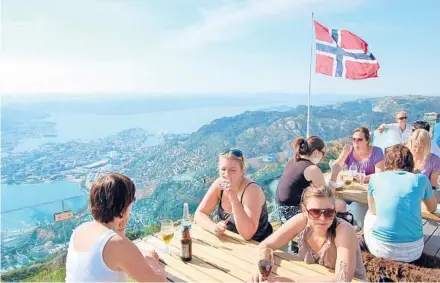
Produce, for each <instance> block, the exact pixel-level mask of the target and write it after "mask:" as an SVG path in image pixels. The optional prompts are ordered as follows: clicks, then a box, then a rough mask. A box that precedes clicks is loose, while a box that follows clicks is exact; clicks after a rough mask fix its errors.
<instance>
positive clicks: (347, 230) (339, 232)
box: [335, 221, 357, 242]
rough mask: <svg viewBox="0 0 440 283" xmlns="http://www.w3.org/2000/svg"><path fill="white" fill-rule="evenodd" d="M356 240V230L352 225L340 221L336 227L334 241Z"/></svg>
mask: <svg viewBox="0 0 440 283" xmlns="http://www.w3.org/2000/svg"><path fill="white" fill-rule="evenodd" d="M347 240H357V236H356V231H355V230H354V227H353V226H352V225H351V224H350V223H348V222H345V221H341V222H340V223H339V224H338V226H337V227H336V238H335V241H336V242H341V241H347Z"/></svg>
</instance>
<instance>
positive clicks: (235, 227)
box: [194, 149, 273, 241]
mask: <svg viewBox="0 0 440 283" xmlns="http://www.w3.org/2000/svg"><path fill="white" fill-rule="evenodd" d="M218 170H219V173H220V178H217V179H216V180H215V181H214V183H213V184H212V185H211V187H210V188H209V190H208V192H207V193H206V195H205V197H204V198H203V200H202V202H201V203H200V205H199V207H198V208H197V210H196V213H195V218H194V220H195V222H196V223H197V224H199V225H200V226H202V227H203V228H204V229H206V230H208V231H210V232H212V233H214V234H216V235H220V234H223V233H224V232H225V230H229V231H232V232H235V233H238V234H240V235H241V236H242V237H243V238H244V239H245V240H250V239H252V240H255V241H262V240H264V239H266V237H268V236H269V235H270V234H272V231H273V230H272V226H271V225H270V223H269V214H268V211H267V205H266V199H265V196H264V192H263V189H262V188H261V187H260V186H259V185H258V184H256V183H255V182H253V181H252V180H251V179H249V178H248V177H246V176H245V158H244V156H243V153H242V152H241V150H238V149H228V150H226V151H225V152H223V153H222V154H220V155H219V159H218ZM216 208H217V214H218V217H219V218H220V220H221V221H220V222H219V223H215V222H214V221H213V220H212V219H211V218H210V217H209V216H210V215H211V213H212V212H214V210H215V209H216Z"/></svg>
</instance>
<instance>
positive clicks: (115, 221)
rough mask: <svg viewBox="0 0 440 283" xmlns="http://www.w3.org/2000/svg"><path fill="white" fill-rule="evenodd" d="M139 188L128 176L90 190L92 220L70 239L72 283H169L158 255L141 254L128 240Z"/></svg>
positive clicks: (114, 177) (105, 179)
mask: <svg viewBox="0 0 440 283" xmlns="http://www.w3.org/2000/svg"><path fill="white" fill-rule="evenodd" d="M135 192H136V187H135V185H134V183H133V181H131V180H130V179H129V178H128V177H127V176H124V175H121V174H114V173H112V174H106V175H104V176H102V177H100V178H98V179H97V180H96V181H95V182H94V183H93V184H92V186H91V188H90V199H89V201H90V203H89V208H90V213H91V215H92V217H93V220H92V221H90V222H85V223H83V224H81V225H79V226H78V227H77V228H76V229H75V230H74V231H73V233H72V235H71V237H70V243H69V248H68V251H67V259H66V279H65V281H66V282H67V283H69V282H126V281H127V277H128V276H129V277H130V278H132V279H133V280H135V281H138V282H166V281H167V278H166V275H165V272H164V270H163V268H162V267H161V265H160V263H159V257H158V255H157V253H156V252H155V251H145V252H142V251H141V250H139V248H138V247H137V246H136V245H135V244H134V243H133V242H132V241H130V240H129V239H128V238H127V237H126V236H125V227H126V225H127V223H128V220H129V216H130V210H131V206H132V204H133V203H134V201H135V200H136V198H135Z"/></svg>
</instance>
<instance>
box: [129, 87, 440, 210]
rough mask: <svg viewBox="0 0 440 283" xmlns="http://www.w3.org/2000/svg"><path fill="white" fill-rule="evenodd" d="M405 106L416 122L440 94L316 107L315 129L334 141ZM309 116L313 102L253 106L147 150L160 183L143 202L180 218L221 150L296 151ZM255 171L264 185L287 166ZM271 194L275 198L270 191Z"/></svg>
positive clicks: (196, 199) (439, 104)
mask: <svg viewBox="0 0 440 283" xmlns="http://www.w3.org/2000/svg"><path fill="white" fill-rule="evenodd" d="M399 110H405V111H407V112H408V116H409V121H410V122H411V121H415V120H418V119H423V114H424V113H425V112H433V111H434V112H435V111H439V110H440V97H429V96H403V97H384V98H369V99H361V100H355V101H349V102H344V103H338V104H333V105H327V106H319V107H312V115H311V117H312V118H311V132H312V134H313V135H318V136H321V137H322V138H323V139H324V140H326V141H327V142H329V141H333V140H337V139H340V138H343V137H347V136H349V135H351V132H352V131H353V130H354V129H355V128H357V127H359V126H366V127H368V128H369V129H370V130H374V129H375V128H376V127H377V126H378V125H379V124H381V123H384V122H386V123H391V122H393V121H394V113H395V112H396V111H399ZM306 119H307V107H306V106H304V105H302V106H298V107H296V108H293V109H291V110H289V111H285V112H279V111H253V112H249V111H248V112H245V113H243V114H240V115H237V116H234V117H224V118H221V119H217V120H215V121H213V122H212V123H210V124H208V125H205V126H203V127H201V128H200V129H199V130H198V131H196V132H194V133H193V134H191V135H189V136H188V137H187V138H186V139H184V140H182V139H180V140H174V139H171V140H169V141H167V142H166V143H165V144H162V145H159V146H157V148H155V150H154V152H157V153H158V154H156V155H154V156H152V155H151V154H150V153H149V152H146V153H145V154H146V155H148V156H149V157H148V163H149V164H150V165H151V166H148V168H145V169H141V171H142V172H145V175H146V176H148V177H149V178H152V179H155V180H158V181H159V183H160V185H159V186H158V189H157V190H156V191H155V192H154V193H153V194H152V195H151V196H150V197H149V198H147V199H144V200H141V201H142V204H139V205H142V206H144V207H146V206H148V207H149V211H150V212H151V213H153V215H154V216H155V217H159V216H161V215H171V216H174V217H179V216H180V214H181V208H180V207H177V208H176V207H175V206H174V203H175V202H182V201H183V200H184V201H187V202H189V203H190V207H191V208H192V209H195V207H196V206H197V205H198V203H200V200H201V198H202V197H203V195H204V194H205V192H206V190H207V188H208V186H207V185H204V184H203V183H202V182H201V180H202V179H203V178H207V177H213V176H216V174H217V170H216V162H217V154H218V153H219V152H220V151H223V150H224V149H225V148H230V147H237V148H240V149H241V150H242V151H243V152H244V154H245V155H246V157H247V158H253V157H258V156H267V155H270V154H272V153H277V152H282V151H285V152H286V151H291V143H292V141H293V140H294V139H295V138H296V137H298V136H305V134H306V122H307V121H306ZM335 144H336V147H338V148H339V149H340V148H342V144H339V143H335ZM333 147H335V145H333ZM336 147H335V148H332V149H331V150H330V151H331V153H330V154H332V155H336V154H337V153H336V151H337V150H336ZM333 149H334V150H333ZM332 150H333V151H335V152H333V151H332ZM140 156H142V154H140ZM139 163H140V162H138V164H139ZM280 166H282V164H280ZM268 168H269V169H268ZM255 170H257V169H255V168H248V172H249V173H254V175H253V176H254V177H255V178H256V181H257V182H260V183H261V184H262V185H267V184H268V183H269V182H270V180H271V179H275V178H278V177H279V175H280V172H282V168H281V170H280V167H276V166H275V167H265V168H262V169H260V170H258V171H255ZM188 172H192V173H194V174H193V176H194V179H193V180H192V181H185V182H174V181H170V176H173V175H179V174H186V173H188ZM266 193H267V194H269V195H268V198H269V199H270V193H269V192H266ZM153 219H154V218H153Z"/></svg>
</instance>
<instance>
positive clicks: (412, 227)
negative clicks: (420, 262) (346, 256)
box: [364, 145, 437, 262]
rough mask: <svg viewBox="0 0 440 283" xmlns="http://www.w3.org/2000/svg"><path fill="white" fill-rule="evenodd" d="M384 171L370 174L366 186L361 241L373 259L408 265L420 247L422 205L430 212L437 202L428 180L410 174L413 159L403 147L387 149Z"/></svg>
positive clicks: (418, 254) (419, 252) (397, 146)
mask: <svg viewBox="0 0 440 283" xmlns="http://www.w3.org/2000/svg"><path fill="white" fill-rule="evenodd" d="M385 169H386V172H382V173H379V174H374V175H373V176H372V177H371V179H370V183H369V185H368V212H367V215H366V216H365V223H364V236H365V242H366V244H367V246H368V249H369V250H370V252H371V253H372V254H373V255H374V256H376V257H381V258H387V259H393V260H397V261H403V262H412V261H414V260H417V259H418V258H419V257H420V256H421V254H422V251H423V246H424V242H423V224H422V213H421V205H422V202H423V203H424V205H425V206H426V208H427V210H428V211H430V212H434V211H435V210H436V208H437V201H436V199H435V197H434V195H433V192H432V187H431V184H430V182H429V179H428V177H426V176H425V175H423V174H414V173H412V172H413V170H414V159H413V155H412V154H411V151H410V150H409V149H408V148H407V147H405V146H403V145H395V146H393V147H391V148H389V149H387V151H386V156H385Z"/></svg>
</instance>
